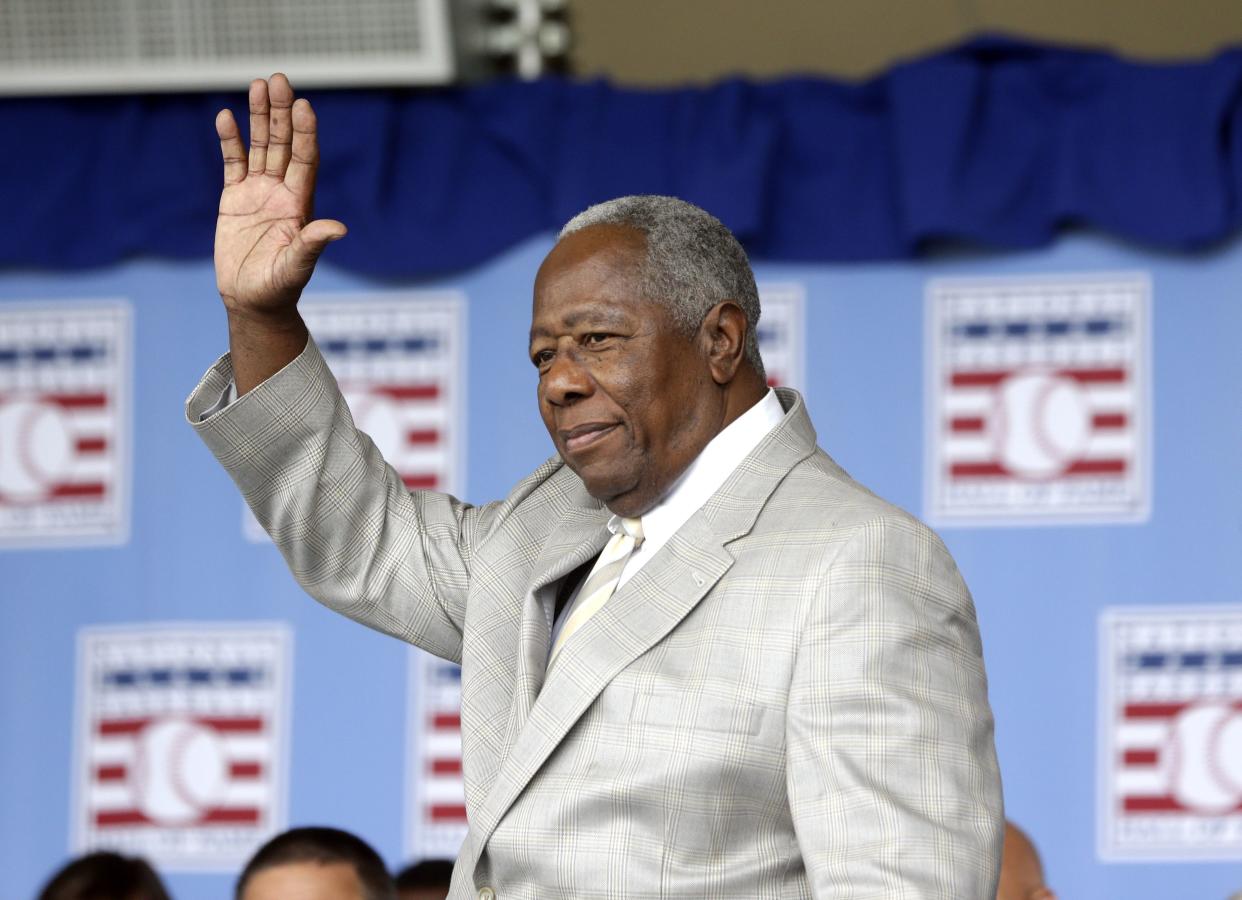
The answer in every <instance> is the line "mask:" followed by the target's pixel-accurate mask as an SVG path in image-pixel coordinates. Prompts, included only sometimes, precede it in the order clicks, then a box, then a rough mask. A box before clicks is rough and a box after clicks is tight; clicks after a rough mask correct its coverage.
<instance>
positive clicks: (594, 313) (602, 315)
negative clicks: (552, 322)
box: [530, 309, 629, 341]
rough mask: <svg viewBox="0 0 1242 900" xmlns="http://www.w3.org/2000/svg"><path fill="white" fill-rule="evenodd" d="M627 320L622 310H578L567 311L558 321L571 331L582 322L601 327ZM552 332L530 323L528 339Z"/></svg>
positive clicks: (549, 335) (613, 325)
mask: <svg viewBox="0 0 1242 900" xmlns="http://www.w3.org/2000/svg"><path fill="white" fill-rule="evenodd" d="M628 321H629V317H628V316H627V315H626V313H625V312H624V311H623V310H619V309H609V310H600V309H595V310H586V309H584V310H580V311H578V312H571V313H567V314H566V315H565V317H564V318H563V319H561V321H560V327H562V328H565V329H568V330H570V331H572V330H573V329H575V328H577V327H578V326H580V325H582V324H583V323H587V324H590V325H598V326H602V327H616V326H619V325H623V324H625V323H627V322H628ZM552 334H553V332H552V331H551V329H549V328H547V327H545V326H543V325H532V326H531V329H530V340H532V341H533V340H534V339H535V338H539V337H551V336H552Z"/></svg>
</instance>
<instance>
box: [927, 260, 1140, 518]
mask: <svg viewBox="0 0 1242 900" xmlns="http://www.w3.org/2000/svg"><path fill="white" fill-rule="evenodd" d="M1149 295H1150V286H1149V284H1148V281H1147V279H1146V278H1145V277H1143V276H1138V275H1135V276H1115V277H1090V276H1084V277H1077V278H1063V279H1051V278H1020V279H1019V278H1014V279H1001V280H988V279H973V280H960V281H935V282H932V283H931V285H930V286H929V289H928V338H929V351H928V356H927V358H928V372H927V385H928V404H927V423H928V436H927V447H928V455H927V458H928V477H927V491H928V497H927V513H928V518H930V519H932V520H933V521H935V522H937V523H941V524H1041V523H1043V524H1072V523H1074V522H1085V521H1089V522H1118V521H1138V520H1142V519H1145V518H1146V517H1147V514H1148V498H1149V493H1150V491H1149V485H1148V481H1149V475H1148V473H1149V471H1150V459H1149V457H1150V450H1149V447H1150V439H1149V434H1150V423H1149V420H1150V412H1149V409H1150V402H1149V388H1148V383H1147V373H1148V369H1149V364H1148V358H1149V352H1148V346H1149V342H1148V336H1147V321H1148V306H1149Z"/></svg>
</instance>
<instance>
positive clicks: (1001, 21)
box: [569, 0, 1242, 85]
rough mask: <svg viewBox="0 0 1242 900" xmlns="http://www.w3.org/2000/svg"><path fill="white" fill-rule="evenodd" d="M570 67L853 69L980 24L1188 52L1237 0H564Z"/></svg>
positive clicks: (1043, 36)
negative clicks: (568, 18)
mask: <svg viewBox="0 0 1242 900" xmlns="http://www.w3.org/2000/svg"><path fill="white" fill-rule="evenodd" d="M569 12H570V16H571V17H572V27H573V30H574V38H575V47H574V51H573V55H572V59H571V63H572V66H573V71H574V72H575V73H576V74H578V75H582V76H595V75H604V76H607V77H609V78H612V79H613V80H615V81H618V82H621V83H625V84H634V85H644V84H646V85H660V84H679V83H684V82H687V81H710V80H715V79H717V78H720V77H722V76H725V75H731V74H743V75H750V76H754V77H761V78H762V77H773V76H778V75H786V74H790V73H795V72H810V73H819V74H829V75H837V76H845V77H862V76H866V75H871V74H874V73H876V72H879V71H882V70H884V69H885V68H887V67H888V66H889V65H890V64H891V63H892V62H893V61H895V60H898V59H901V58H903V57H910V56H918V55H922V54H924V53H927V52H929V51H932V50H935V49H939V48H942V47H945V46H948V45H952V44H955V43H957V42H959V41H962V40H964V39H966V38H967V37H969V36H970V35H972V34H976V33H978V32H980V31H989V32H1001V33H1006V34H1011V35H1017V36H1025V37H1029V38H1033V39H1037V40H1043V41H1051V42H1056V43H1062V44H1066V43H1068V44H1085V45H1090V46H1096V47H1101V46H1102V47H1107V48H1111V49H1113V50H1116V51H1118V52H1120V53H1122V54H1124V55H1127V56H1131V57H1136V58H1144V59H1193V58H1199V57H1203V56H1207V55H1210V54H1212V53H1213V52H1215V51H1216V50H1218V49H1220V48H1221V47H1224V46H1228V45H1231V44H1234V45H1242V0H745V2H744V0H569Z"/></svg>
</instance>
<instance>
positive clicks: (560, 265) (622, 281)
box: [531, 225, 654, 336]
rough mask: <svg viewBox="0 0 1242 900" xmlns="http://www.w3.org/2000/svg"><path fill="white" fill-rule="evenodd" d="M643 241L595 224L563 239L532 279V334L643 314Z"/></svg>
mask: <svg viewBox="0 0 1242 900" xmlns="http://www.w3.org/2000/svg"><path fill="white" fill-rule="evenodd" d="M646 252H647V251H646V240H645V238H644V237H643V235H642V233H641V232H636V231H634V230H633V229H630V228H618V227H615V226H607V225H593V226H591V227H589V228H584V229H583V230H582V231H578V232H574V233H573V234H571V235H568V236H566V237H565V238H563V239H562V240H561V241H560V242H559V243H558V244H557V245H556V246H555V247H553V248H552V251H551V252H550V253H549V254H548V255H547V257H546V258H545V259H544V261H543V265H541V266H540V267H539V273H538V275H537V276H536V277H535V285H534V296H533V303H532V306H531V334H532V336H534V335H535V334H538V333H542V332H545V331H547V330H549V329H556V330H562V329H563V328H565V327H572V326H577V325H580V324H582V323H583V322H584V321H586V320H588V319H589V320H591V321H597V322H600V323H601V324H606V323H610V322H611V323H617V324H619V323H620V322H621V321H622V320H625V319H628V318H632V317H633V316H636V315H641V316H647V315H649V314H650V307H651V306H653V305H654V304H652V303H651V301H650V300H649V299H647V298H646V297H645V296H644V291H643V274H644V263H645V261H646Z"/></svg>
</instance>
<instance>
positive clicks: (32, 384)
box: [0, 301, 130, 548]
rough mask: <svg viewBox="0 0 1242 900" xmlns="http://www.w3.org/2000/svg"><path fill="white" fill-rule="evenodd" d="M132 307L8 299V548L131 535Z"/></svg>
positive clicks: (0, 383)
mask: <svg viewBox="0 0 1242 900" xmlns="http://www.w3.org/2000/svg"><path fill="white" fill-rule="evenodd" d="M129 323H130V314H129V307H128V306H127V305H126V304H125V303H123V302H120V301H116V302H108V303H73V302H61V303H41V304H39V305H37V306H36V305H20V306H18V305H12V306H10V305H7V304H6V305H5V306H3V307H0V548H2V547H32V546H33V547H38V546H65V545H74V544H115V543H123V542H124V541H125V540H126V539H127V538H128V532H129V483H128V481H129V396H130V384H129V372H130V324H129Z"/></svg>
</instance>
